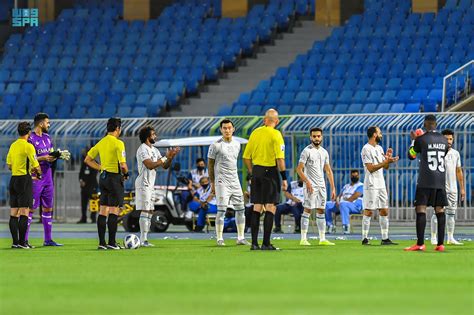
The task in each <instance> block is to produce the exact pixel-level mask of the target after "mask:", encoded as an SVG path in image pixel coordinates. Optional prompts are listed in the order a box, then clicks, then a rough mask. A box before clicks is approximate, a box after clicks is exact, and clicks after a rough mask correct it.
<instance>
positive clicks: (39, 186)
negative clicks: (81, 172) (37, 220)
mask: <svg viewBox="0 0 474 315" xmlns="http://www.w3.org/2000/svg"><path fill="white" fill-rule="evenodd" d="M34 126H35V127H34V130H33V132H32V133H31V134H30V137H29V138H28V142H30V143H31V144H32V145H33V146H34V147H35V150H36V156H37V157H38V162H39V164H40V166H41V172H42V173H43V177H42V178H41V179H39V178H37V177H33V210H35V209H38V208H39V206H40V205H41V207H42V214H41V222H42V223H43V228H44V243H43V246H62V244H59V243H56V242H55V241H53V238H52V230H53V204H54V183H53V169H52V165H53V163H54V161H56V160H57V159H64V160H69V158H70V154H69V152H68V151H67V150H64V151H61V150H56V151H55V150H54V149H53V148H54V147H53V142H52V140H51V137H50V136H49V134H48V131H49V128H50V122H49V116H48V114H46V113H38V114H36V115H35V118H34ZM32 216H33V211H31V212H30V214H29V217H28V230H27V233H26V243H27V245H28V246H29V247H30V248H32V247H33V246H31V245H30V244H29V243H28V232H29V228H30V225H31V220H32Z"/></svg>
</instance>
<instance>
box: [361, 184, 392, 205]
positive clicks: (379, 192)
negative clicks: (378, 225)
mask: <svg viewBox="0 0 474 315" xmlns="http://www.w3.org/2000/svg"><path fill="white" fill-rule="evenodd" d="M362 202H363V204H364V209H366V210H377V209H388V194H387V189H385V188H382V189H367V190H364V195H363V197H362Z"/></svg>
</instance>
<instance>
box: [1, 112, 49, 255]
mask: <svg viewBox="0 0 474 315" xmlns="http://www.w3.org/2000/svg"><path fill="white" fill-rule="evenodd" d="M30 133H31V125H30V123H29V122H27V121H23V122H21V123H19V124H18V134H19V136H20V137H19V138H18V139H17V140H16V141H15V142H13V143H12V144H11V146H10V149H9V150H8V153H7V166H8V168H9V169H10V170H11V171H12V177H11V179H10V187H9V189H10V208H11V210H10V222H9V227H10V233H11V235H12V240H13V244H12V248H21V249H29V246H28V244H27V243H26V240H25V236H26V230H27V228H28V213H29V212H30V209H31V208H32V207H33V180H32V178H31V174H30V167H31V171H32V172H34V173H36V176H37V177H39V178H41V168H40V165H39V162H38V160H37V159H36V150H35V147H33V145H32V144H31V143H29V142H28V137H29V136H30Z"/></svg>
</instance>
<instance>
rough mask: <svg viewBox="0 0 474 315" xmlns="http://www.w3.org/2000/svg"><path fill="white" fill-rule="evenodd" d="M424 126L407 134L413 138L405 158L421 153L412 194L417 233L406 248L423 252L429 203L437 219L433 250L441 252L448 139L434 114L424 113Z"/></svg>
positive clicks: (444, 221) (442, 246)
mask: <svg viewBox="0 0 474 315" xmlns="http://www.w3.org/2000/svg"><path fill="white" fill-rule="evenodd" d="M424 127H425V130H426V133H425V134H423V135H421V136H417V135H416V134H415V132H413V131H412V132H411V133H410V137H411V139H412V144H411V147H410V149H409V151H408V158H409V159H411V160H414V159H416V156H417V154H418V153H419V154H420V166H419V170H418V182H417V184H416V193H415V202H414V204H415V211H416V235H417V242H416V244H415V245H413V246H410V247H407V248H405V250H406V251H424V250H426V247H425V228H426V207H427V206H432V207H433V208H434V209H435V212H436V218H437V219H438V240H437V243H436V245H437V246H436V248H435V250H436V251H439V252H443V251H444V232H445V229H446V214H445V213H444V207H445V206H447V205H448V200H447V197H446V170H445V157H446V154H447V153H448V149H449V146H448V141H447V140H446V138H445V137H443V135H442V134H440V133H439V132H437V131H436V117H435V116H434V115H427V116H426V117H425V122H424Z"/></svg>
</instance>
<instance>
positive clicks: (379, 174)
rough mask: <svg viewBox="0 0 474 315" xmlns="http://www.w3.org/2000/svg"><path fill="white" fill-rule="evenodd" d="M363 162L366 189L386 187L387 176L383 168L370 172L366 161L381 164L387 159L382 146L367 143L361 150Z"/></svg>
mask: <svg viewBox="0 0 474 315" xmlns="http://www.w3.org/2000/svg"><path fill="white" fill-rule="evenodd" d="M361 157H362V164H364V172H365V174H364V190H370V189H384V188H385V178H384V177H383V168H380V169H378V170H377V171H375V172H373V173H370V172H369V171H368V170H367V166H365V164H366V163H370V164H374V165H375V164H380V163H382V162H383V161H384V160H385V153H384V151H383V149H382V147H381V146H379V145H376V146H375V147H374V146H373V145H371V144H369V143H367V144H365V145H364V147H363V148H362V152H361Z"/></svg>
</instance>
